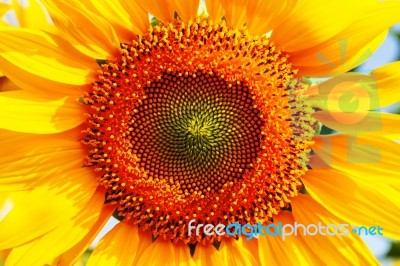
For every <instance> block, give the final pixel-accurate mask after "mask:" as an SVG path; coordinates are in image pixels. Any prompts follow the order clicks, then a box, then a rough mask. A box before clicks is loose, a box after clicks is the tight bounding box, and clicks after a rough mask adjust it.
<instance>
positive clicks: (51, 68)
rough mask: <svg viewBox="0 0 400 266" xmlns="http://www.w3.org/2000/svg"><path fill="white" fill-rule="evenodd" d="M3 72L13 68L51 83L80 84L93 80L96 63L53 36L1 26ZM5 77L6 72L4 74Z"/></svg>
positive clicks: (0, 55) (0, 50)
mask: <svg viewBox="0 0 400 266" xmlns="http://www.w3.org/2000/svg"><path fill="white" fill-rule="evenodd" d="M0 38H1V40H2V41H1V43H0V58H1V59H2V60H1V63H2V71H3V72H5V70H7V68H8V67H9V65H16V66H17V67H18V68H20V69H21V70H23V71H24V72H27V73H30V74H32V75H35V76H40V77H43V78H46V79H49V80H52V81H56V82H60V83H66V84H72V85H83V84H88V83H91V81H92V80H93V78H94V77H93V76H92V75H91V74H92V71H93V70H94V69H97V68H98V66H97V65H96V63H95V60H93V59H90V58H89V57H86V56H84V55H83V54H81V53H79V52H78V51H76V50H75V49H74V48H73V47H72V46H71V45H70V44H69V43H68V42H66V41H65V40H63V39H60V38H59V37H57V36H55V35H51V34H48V33H45V32H42V31H36V30H32V29H27V28H16V27H14V28H12V27H0ZM6 75H7V73H6Z"/></svg>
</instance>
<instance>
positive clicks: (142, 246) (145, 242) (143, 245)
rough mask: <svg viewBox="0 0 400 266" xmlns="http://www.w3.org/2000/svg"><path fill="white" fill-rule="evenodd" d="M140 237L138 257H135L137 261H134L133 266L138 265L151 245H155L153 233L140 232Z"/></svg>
mask: <svg viewBox="0 0 400 266" xmlns="http://www.w3.org/2000/svg"><path fill="white" fill-rule="evenodd" d="M138 236H139V241H138V242H139V246H138V249H137V251H136V254H137V256H135V260H134V261H133V264H132V265H137V263H138V261H139V259H140V258H141V255H142V254H143V252H144V251H145V250H146V249H148V248H149V247H150V246H151V245H153V235H152V233H151V232H142V231H141V230H138Z"/></svg>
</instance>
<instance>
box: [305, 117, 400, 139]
mask: <svg viewBox="0 0 400 266" xmlns="http://www.w3.org/2000/svg"><path fill="white" fill-rule="evenodd" d="M313 117H314V118H316V119H317V120H318V121H320V122H322V123H323V124H324V125H326V126H328V127H329V128H331V129H334V130H336V131H339V132H340V133H344V134H348V135H358V134H360V133H374V134H378V135H380V136H385V137H389V138H392V139H394V138H395V137H400V115H397V114H388V113H380V112H352V113H347V112H330V111H319V112H316V113H314V114H313Z"/></svg>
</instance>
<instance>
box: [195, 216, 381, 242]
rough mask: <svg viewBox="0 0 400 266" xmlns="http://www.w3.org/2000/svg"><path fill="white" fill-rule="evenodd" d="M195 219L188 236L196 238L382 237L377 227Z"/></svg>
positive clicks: (379, 228)
mask: <svg viewBox="0 0 400 266" xmlns="http://www.w3.org/2000/svg"><path fill="white" fill-rule="evenodd" d="M195 222H196V220H195V219H192V220H191V221H190V222H189V224H188V235H189V236H190V235H192V234H193V233H194V234H195V235H196V236H199V235H202V234H205V235H207V236H212V235H219V236H223V235H225V234H226V235H228V236H232V237H235V236H242V235H243V236H246V238H245V239H246V240H251V239H252V238H254V237H263V236H269V237H280V238H281V239H282V240H283V241H284V240H285V239H286V238H287V237H288V236H298V235H303V236H315V235H321V236H335V235H339V236H348V235H350V234H356V235H371V236H375V235H383V232H382V231H383V228H382V227H380V226H379V225H378V226H358V227H357V226H354V225H350V224H327V225H324V224H322V223H321V222H318V223H317V224H307V225H305V224H301V223H297V222H294V224H282V223H281V222H279V223H277V224H273V223H271V224H268V225H262V224H261V223H257V224H253V225H252V224H244V225H241V224H239V223H237V222H236V223H233V224H228V225H226V226H225V225H224V224H218V225H215V226H214V225H213V224H197V225H194V224H195Z"/></svg>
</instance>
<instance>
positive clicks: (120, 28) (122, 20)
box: [89, 0, 149, 42]
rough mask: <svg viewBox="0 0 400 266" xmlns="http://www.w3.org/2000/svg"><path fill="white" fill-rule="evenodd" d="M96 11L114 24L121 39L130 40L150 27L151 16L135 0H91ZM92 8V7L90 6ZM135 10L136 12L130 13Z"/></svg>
mask: <svg viewBox="0 0 400 266" xmlns="http://www.w3.org/2000/svg"><path fill="white" fill-rule="evenodd" d="M90 2H91V5H92V6H93V8H94V9H95V10H96V12H97V13H98V14H99V15H101V16H102V17H104V18H105V19H106V20H108V21H109V23H110V24H111V25H112V26H113V28H114V30H115V32H116V33H117V35H118V37H119V38H120V39H121V41H124V42H130V41H132V40H133V39H134V38H136V35H137V34H144V33H145V31H146V30H147V29H148V25H149V18H148V16H147V14H146V12H144V10H142V9H141V8H140V7H139V6H138V5H137V4H136V3H135V1H129V2H131V3H128V0H123V1H107V0H91V1H90ZM89 9H90V8H89ZM132 10H134V13H130V12H131V11H132Z"/></svg>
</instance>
